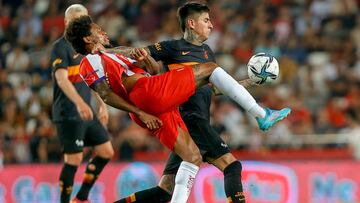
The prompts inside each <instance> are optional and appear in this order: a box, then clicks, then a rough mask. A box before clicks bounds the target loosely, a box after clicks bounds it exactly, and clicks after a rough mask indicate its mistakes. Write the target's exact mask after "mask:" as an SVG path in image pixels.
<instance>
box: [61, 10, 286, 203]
mask: <svg viewBox="0 0 360 203" xmlns="http://www.w3.org/2000/svg"><path fill="white" fill-rule="evenodd" d="M104 35H106V33H104V32H103V31H102V29H101V28H100V27H99V26H98V25H97V24H95V23H93V22H92V20H91V18H90V17H89V16H83V17H81V18H79V19H76V20H74V21H72V23H71V24H70V25H69V26H68V28H67V29H66V34H65V37H66V39H67V40H68V41H69V42H70V43H71V44H72V46H73V47H74V49H75V50H76V51H77V52H78V53H80V54H84V55H86V54H88V55H87V56H86V57H85V58H84V59H83V60H82V62H81V64H80V74H81V75H82V77H83V80H84V81H85V82H86V83H87V84H88V85H89V86H90V87H91V88H92V89H93V90H95V91H96V92H98V93H99V95H100V97H101V98H102V99H103V100H104V101H105V103H107V104H109V105H111V106H114V107H115V108H119V109H122V110H125V111H128V112H130V113H131V117H132V119H133V120H134V121H135V122H137V123H138V124H139V125H142V126H143V127H145V126H146V127H147V128H149V129H150V130H151V131H152V133H153V134H154V135H155V136H157V137H158V138H159V139H160V141H161V142H162V143H163V144H164V145H165V146H167V147H168V148H169V149H171V150H173V151H174V152H175V153H177V154H178V155H179V156H180V157H181V158H182V159H183V162H182V163H181V165H180V168H179V170H178V173H177V175H176V178H175V189H174V194H173V197H172V199H171V202H186V200H187V198H188V196H189V193H190V191H191V187H192V185H193V183H194V178H195V175H196V173H197V171H198V169H199V166H200V164H201V161H202V159H201V155H200V152H199V149H198V147H197V146H196V145H195V143H194V142H193V140H192V139H191V137H190V135H189V133H188V132H187V128H186V126H185V124H184V122H183V120H182V119H181V117H180V114H179V111H178V106H179V105H180V104H181V103H183V102H185V101H187V99H188V98H189V97H190V96H191V95H192V94H194V92H195V89H196V88H198V87H201V86H203V85H205V84H207V83H208V82H211V83H212V84H213V85H214V86H215V87H216V88H217V89H218V90H219V91H221V92H222V93H223V94H224V95H227V96H229V97H230V98H232V99H233V100H234V101H235V102H237V103H239V104H241V105H242V106H243V105H245V104H244V103H245V102H244V100H243V98H244V95H241V94H244V92H243V91H241V88H243V87H242V86H240V85H239V84H238V82H237V81H235V80H234V79H233V78H232V77H231V76H230V75H228V74H227V73H226V72H225V71H224V70H223V69H222V68H220V67H218V65H217V64H215V63H212V62H209V63H204V64H197V65H193V66H184V67H183V68H180V69H176V70H173V71H170V72H167V73H164V74H161V75H157V76H152V77H147V76H146V75H144V74H139V73H135V72H134V71H136V70H137V67H135V66H133V65H132V64H131V62H130V61H129V60H128V59H127V58H126V57H123V56H122V55H115V54H109V53H97V54H91V53H92V52H94V51H95V50H96V49H97V47H98V46H99V44H100V43H101V39H102V38H103V36H104ZM143 53H146V52H143ZM144 57H146V58H148V57H149V56H147V55H144ZM250 96H251V95H250ZM247 99H248V98H247ZM246 102H247V103H249V104H251V106H250V107H249V108H259V109H261V110H263V109H262V107H260V106H259V105H258V104H257V103H256V102H254V103H251V102H248V101H246ZM145 112H146V113H145ZM289 112H290V109H287V108H286V109H283V110H281V111H279V112H278V113H277V114H271V116H265V117H264V118H259V119H264V121H263V122H264V123H267V124H269V123H275V122H277V121H279V120H281V119H283V118H284V117H285V116H286V115H287V114H288V113H289ZM147 113H150V114H152V115H155V116H156V117H153V116H151V115H148V114H147ZM144 115H145V116H144ZM157 117H158V118H157ZM159 119H161V121H159ZM267 124H266V125H267Z"/></svg>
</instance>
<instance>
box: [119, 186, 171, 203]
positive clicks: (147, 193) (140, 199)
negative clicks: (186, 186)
mask: <svg viewBox="0 0 360 203" xmlns="http://www.w3.org/2000/svg"><path fill="white" fill-rule="evenodd" d="M170 200H171V195H170V194H169V193H168V192H166V191H165V190H163V189H162V188H161V187H159V186H156V187H152V188H149V189H147V190H142V191H139V192H136V193H133V194H131V195H130V196H128V197H125V198H122V199H120V200H118V201H116V202H114V203H132V202H136V203H149V202H151V203H166V202H169V201H170Z"/></svg>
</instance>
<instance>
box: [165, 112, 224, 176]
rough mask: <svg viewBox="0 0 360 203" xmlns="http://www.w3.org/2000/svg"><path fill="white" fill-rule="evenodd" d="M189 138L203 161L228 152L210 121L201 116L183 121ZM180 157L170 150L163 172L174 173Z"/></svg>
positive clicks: (179, 162)
mask: <svg viewBox="0 0 360 203" xmlns="http://www.w3.org/2000/svg"><path fill="white" fill-rule="evenodd" d="M185 124H186V126H187V127H188V130H189V133H190V136H191V138H192V139H193V140H194V142H195V144H196V145H197V146H198V147H199V149H200V153H201V155H202V157H203V161H207V158H211V159H217V158H219V157H221V156H223V155H224V154H227V153H230V149H229V147H228V145H227V144H225V142H224V141H223V140H222V139H221V137H220V136H219V134H218V133H217V132H216V131H215V130H214V129H213V128H212V127H211V126H210V122H209V121H207V120H205V119H201V118H192V119H191V120H186V121H185ZM181 162H182V159H181V158H180V157H179V156H178V155H176V154H175V153H174V152H172V153H171V154H170V155H169V158H168V160H167V162H166V166H165V169H164V172H163V174H164V175H165V174H176V172H177V170H178V168H179V166H180V164H181Z"/></svg>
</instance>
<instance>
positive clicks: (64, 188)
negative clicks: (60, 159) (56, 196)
mask: <svg viewBox="0 0 360 203" xmlns="http://www.w3.org/2000/svg"><path fill="white" fill-rule="evenodd" d="M77 168H78V167H77V166H74V165H70V164H67V163H64V165H63V168H62V170H61V173H60V200H61V203H69V201H70V196H71V192H72V189H73V184H74V177H75V173H76V170H77Z"/></svg>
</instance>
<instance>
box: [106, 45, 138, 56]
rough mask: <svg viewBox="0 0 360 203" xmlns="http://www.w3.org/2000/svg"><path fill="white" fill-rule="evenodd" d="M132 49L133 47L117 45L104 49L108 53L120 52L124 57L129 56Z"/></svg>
mask: <svg viewBox="0 0 360 203" xmlns="http://www.w3.org/2000/svg"><path fill="white" fill-rule="evenodd" d="M132 50H133V47H126V46H118V47H113V48H109V49H106V51H108V52H110V53H116V54H122V55H124V56H126V57H130V55H131V52H132Z"/></svg>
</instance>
